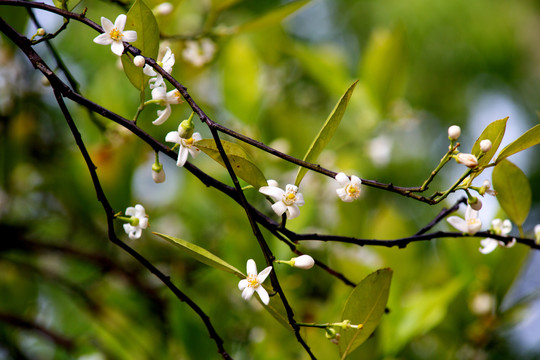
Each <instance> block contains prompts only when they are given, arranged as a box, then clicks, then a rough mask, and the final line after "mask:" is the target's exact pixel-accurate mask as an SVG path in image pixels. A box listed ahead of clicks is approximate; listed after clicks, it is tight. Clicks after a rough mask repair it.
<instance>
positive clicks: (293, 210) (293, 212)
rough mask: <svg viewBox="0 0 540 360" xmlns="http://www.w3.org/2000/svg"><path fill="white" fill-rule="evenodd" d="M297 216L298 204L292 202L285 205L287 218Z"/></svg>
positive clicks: (298, 214)
mask: <svg viewBox="0 0 540 360" xmlns="http://www.w3.org/2000/svg"><path fill="white" fill-rule="evenodd" d="M276 204H277V203H276ZM282 204H283V203H282ZM298 216H300V209H299V208H298V206H297V205H296V204H292V205H290V206H287V218H288V219H294V218H297V217H298Z"/></svg>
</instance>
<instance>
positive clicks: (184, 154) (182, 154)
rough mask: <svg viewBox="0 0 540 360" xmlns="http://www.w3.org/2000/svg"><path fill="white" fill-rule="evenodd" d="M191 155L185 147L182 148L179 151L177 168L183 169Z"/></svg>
mask: <svg viewBox="0 0 540 360" xmlns="http://www.w3.org/2000/svg"><path fill="white" fill-rule="evenodd" d="M188 155H189V149H188V148H187V147H185V146H180V149H178V160H176V166H178V167H182V166H184V165H185V164H186V161H187V158H188Z"/></svg>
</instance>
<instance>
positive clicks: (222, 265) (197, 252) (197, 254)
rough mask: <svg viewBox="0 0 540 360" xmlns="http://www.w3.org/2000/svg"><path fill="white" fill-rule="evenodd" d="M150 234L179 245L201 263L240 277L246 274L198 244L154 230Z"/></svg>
mask: <svg viewBox="0 0 540 360" xmlns="http://www.w3.org/2000/svg"><path fill="white" fill-rule="evenodd" d="M152 234H155V235H157V236H159V237H161V238H163V239H165V240H167V241H168V242H170V243H171V244H173V245H175V246H177V247H179V248H180V249H182V250H184V251H185V252H186V253H187V254H188V255H190V256H191V257H193V258H194V259H195V260H197V261H200V262H202V263H203V264H206V265H209V266H212V267H213V268H216V269H218V270H223V271H226V272H228V273H231V274H233V275H236V276H238V277H239V278H240V279H245V278H246V275H244V274H243V273H242V272H241V271H240V270H238V269H237V268H235V267H234V266H232V265H231V264H229V263H228V262H226V261H225V260H223V259H221V258H220V257H217V256H216V255H214V254H212V253H211V252H210V251H208V250H206V249H203V248H202V247H200V246H197V245H195V244H193V243H190V242H188V241H185V240H182V239H178V238H175V237H172V236H169V235H165V234H160V233H156V232H153V233H152Z"/></svg>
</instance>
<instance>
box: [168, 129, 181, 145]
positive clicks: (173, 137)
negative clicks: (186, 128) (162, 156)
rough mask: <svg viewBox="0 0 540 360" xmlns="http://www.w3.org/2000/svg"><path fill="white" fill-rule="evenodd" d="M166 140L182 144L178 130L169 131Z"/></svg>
mask: <svg viewBox="0 0 540 360" xmlns="http://www.w3.org/2000/svg"><path fill="white" fill-rule="evenodd" d="M165 141H166V142H173V143H177V144H180V141H181V139H180V135H178V131H171V132H169V133H168V134H167V135H166V136H165Z"/></svg>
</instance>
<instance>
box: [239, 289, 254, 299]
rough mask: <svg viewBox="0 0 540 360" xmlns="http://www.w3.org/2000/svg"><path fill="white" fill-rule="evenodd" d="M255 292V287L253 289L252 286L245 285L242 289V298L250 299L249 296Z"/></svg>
mask: <svg viewBox="0 0 540 360" xmlns="http://www.w3.org/2000/svg"><path fill="white" fill-rule="evenodd" d="M254 292H255V289H253V288H252V287H249V286H248V287H246V288H245V289H244V291H242V298H243V299H244V300H249V299H251V297H252V296H253V293H254Z"/></svg>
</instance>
